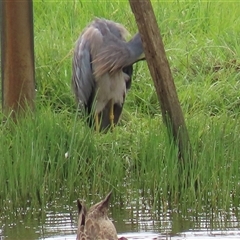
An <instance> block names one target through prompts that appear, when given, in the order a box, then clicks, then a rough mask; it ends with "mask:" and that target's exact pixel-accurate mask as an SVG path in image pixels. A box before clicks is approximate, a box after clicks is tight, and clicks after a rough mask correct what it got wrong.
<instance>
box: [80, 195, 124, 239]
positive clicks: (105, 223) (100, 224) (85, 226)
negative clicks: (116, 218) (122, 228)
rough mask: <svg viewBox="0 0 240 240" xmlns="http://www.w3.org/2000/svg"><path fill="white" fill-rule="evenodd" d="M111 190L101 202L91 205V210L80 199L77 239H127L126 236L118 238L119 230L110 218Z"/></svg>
mask: <svg viewBox="0 0 240 240" xmlns="http://www.w3.org/2000/svg"><path fill="white" fill-rule="evenodd" d="M111 194H112V193H111V192H110V193H109V194H108V195H107V196H106V197H105V198H104V199H103V200H102V201H101V202H99V203H97V204H95V205H93V206H92V207H90V209H89V210H87V208H86V207H85V205H84V204H83V203H82V202H81V201H80V200H79V199H78V200H77V206H78V229H77V238H76V240H100V239H101V240H103V239H104V240H127V239H126V238H125V237H121V238H118V236H117V231H116V228H115V226H114V224H113V223H112V221H111V220H110V219H109V218H108V215H107V210H108V206H109V200H110V197H111Z"/></svg>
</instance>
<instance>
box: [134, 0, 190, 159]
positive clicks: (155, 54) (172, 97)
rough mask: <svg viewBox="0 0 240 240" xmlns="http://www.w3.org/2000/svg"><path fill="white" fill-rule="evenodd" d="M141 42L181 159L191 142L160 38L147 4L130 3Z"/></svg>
mask: <svg viewBox="0 0 240 240" xmlns="http://www.w3.org/2000/svg"><path fill="white" fill-rule="evenodd" d="M129 3H130V5H131V8H132V11H133V13H134V15H135V19H136V22H137V25H138V29H139V32H140V35H141V38H142V41H143V47H144V52H145V56H146V60H147V63H148V68H149V70H150V73H151V76H152V79H153V81H154V85H155V89H156V92H157V95H158V99H159V103H160V106H161V111H162V116H163V119H164V122H165V123H166V124H167V126H168V127H170V131H169V133H170V134H173V137H174V139H175V141H176V142H177V144H178V147H179V153H180V156H181V157H182V158H183V157H184V156H185V154H187V153H190V141H189V136H188V131H187V127H186V124H185V121H184V117H183V113H182V109H181V107H180V103H179V100H178V96H177V93H176V88H175V84H174V81H173V77H172V74H171V70H170V67H169V63H168V60H167V57H166V53H165V50H164V46H163V42H162V38H161V35H160V31H159V28H158V25H157V21H156V18H155V15H154V12H153V8H152V5H151V2H150V1H149V0H144V1H137V0H129Z"/></svg>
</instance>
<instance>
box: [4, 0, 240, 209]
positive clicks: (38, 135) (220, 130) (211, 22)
mask: <svg viewBox="0 0 240 240" xmlns="http://www.w3.org/2000/svg"><path fill="white" fill-rule="evenodd" d="M152 3H153V6H154V9H155V13H156V17H157V20H158V23H159V26H160V29H161V33H162V36H163V40H164V43H165V46H166V52H167V55H168V58H169V61H170V65H171V69H172V73H173V75H174V80H175V84H176V87H177V91H178V94H179V99H180V102H181V106H182V108H183V112H184V115H185V118H186V123H187V127H188V130H189V135H190V139H191V143H192V147H193V152H194V154H193V158H192V159H188V160H189V164H185V165H184V166H181V164H182V163H181V162H180V161H179V160H178V157H177V149H176V146H175V145H174V143H173V141H172V140H171V139H169V137H168V134H167V130H166V127H165V126H164V125H163V123H162V119H161V114H160V107H159V104H158V101H157V97H156V93H155V90H154V86H153V83H152V81H151V78H150V75H149V72H148V69H147V65H146V64H145V63H138V64H137V66H136V67H135V73H134V79H133V86H132V89H131V90H130V92H129V94H128V96H127V99H126V104H125V109H124V112H123V117H122V121H121V123H120V125H119V126H118V127H117V128H116V129H115V130H114V131H113V132H112V133H111V132H109V133H107V134H96V133H95V132H94V131H92V130H91V129H89V128H88V127H87V126H86V124H85V121H84V118H81V117H80V114H79V113H78V112H77V110H76V105H75V102H74V97H73V94H72V92H71V84H70V79H71V57H72V50H73V46H74V42H75V41H76V39H77V37H78V35H79V33H80V31H81V30H82V29H83V28H84V27H85V26H86V24H87V23H88V22H89V21H91V20H92V18H93V17H94V16H98V17H105V18H108V19H112V20H115V21H118V22H121V23H122V24H124V25H125V26H126V27H127V28H128V29H129V31H130V32H131V33H132V34H134V33H135V32H136V31H137V28H136V24H135V22H134V17H133V15H132V14H131V10H130V7H129V5H128V2H127V1H112V2H109V1H105V2H103V1H86V2H85V1H70V2H69V1H67V2H66V1H59V2H39V1H35V2H34V24H35V25H34V30H35V56H36V81H37V90H38V92H37V100H36V105H37V106H36V112H35V113H34V115H32V114H29V116H27V117H26V118H25V119H21V120H20V121H19V122H18V124H15V123H13V122H11V119H7V121H6V123H5V124H3V125H2V126H1V133H0V139H1V150H0V151H1V161H0V166H1V167H0V182H1V183H2V184H1V185H0V206H1V209H4V210H6V211H7V210H14V209H18V208H27V207H31V208H37V207H38V206H42V207H44V206H45V205H46V204H47V203H48V202H50V201H52V200H54V199H59V198H61V197H64V198H68V199H69V202H70V203H72V201H73V200H74V199H77V198H78V197H81V196H87V195H88V194H89V193H99V194H103V195H104V194H105V193H106V192H108V191H109V190H110V189H113V190H114V195H115V198H119V199H121V196H122V195H124V194H128V192H129V191H130V192H132V193H134V194H131V195H130V196H129V198H132V199H136V198H137V197H138V194H139V190H141V192H143V193H144V194H146V195H149V198H150V199H151V200H152V205H153V207H157V206H158V204H160V205H163V206H164V205H169V204H170V205H171V206H173V207H176V208H178V209H182V211H187V209H189V208H192V209H201V208H202V207H203V206H210V207H211V208H213V209H214V208H216V209H217V208H221V209H229V208H230V206H233V205H237V204H238V203H239V199H238V195H237V192H238V191H239V184H238V183H239V173H238V172H239V154H238V148H239V145H240V137H239V134H238V133H239V130H240V129H239V122H238V119H239V106H240V104H239V103H240V101H239V90H238V89H239V81H238V78H239V69H240V67H239V61H238V58H237V56H238V55H239V51H240V49H239V46H240V44H239V40H238V38H237V36H236V35H237V33H238V32H239V30H240V29H239V28H240V24H239V21H240V20H239V9H240V8H239V4H238V3H236V2H232V3H222V2H211V1H205V2H204V3H201V2H195V1H192V2H189V1H187V2H181V3H180V2H179V1H177V2H172V3H169V2H162V1H153V2H152ZM2 117H3V116H2ZM179 169H181V172H180V171H179ZM89 198H91V196H89ZM60 200H61V199H60Z"/></svg>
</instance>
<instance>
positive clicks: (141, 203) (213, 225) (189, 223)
mask: <svg viewBox="0 0 240 240" xmlns="http://www.w3.org/2000/svg"><path fill="white" fill-rule="evenodd" d="M97 200H98V198H97ZM95 201H96V200H95ZM59 203H60V200H58V201H56V202H54V203H52V204H49V205H48V206H46V209H44V211H41V210H35V211H34V212H25V213H23V212H21V211H17V212H16V213H14V214H11V215H7V216H1V218H0V239H1V240H2V239H20V240H28V239H44V240H50V239H54V240H56V239H59V240H64V239H69V240H70V239H71V240H72V239H76V228H77V209H76V205H75V204H76V203H75V202H74V203H73V204H72V206H68V205H66V204H60V206H59ZM151 205H152V204H151V203H150V202H149V199H146V198H143V197H142V198H138V200H137V201H130V200H128V199H127V198H126V199H124V201H123V200H122V201H119V202H116V203H115V204H114V205H112V206H111V208H110V212H109V215H110V217H111V218H112V219H114V224H115V225H116V228H117V231H118V233H119V235H120V236H125V237H127V238H129V239H173V240H180V239H187V240H190V239H194V240H197V239H202V240H207V239H209V240H210V239H213V238H214V239H240V231H239V229H240V226H239V225H240V224H239V221H238V214H237V213H236V209H235V210H234V209H230V210H229V212H223V211H221V210H218V211H217V212H211V211H210V210H209V209H203V212H202V213H196V212H194V211H192V210H188V211H187V212H186V213H182V212H181V211H176V210H174V209H173V210H170V209H168V206H161V205H160V206H159V207H158V208H157V210H156V211H153V210H152V207H151Z"/></svg>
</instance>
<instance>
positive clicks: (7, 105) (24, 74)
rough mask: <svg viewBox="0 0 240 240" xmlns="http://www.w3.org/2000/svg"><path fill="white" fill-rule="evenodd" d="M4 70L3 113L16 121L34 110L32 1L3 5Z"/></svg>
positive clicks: (2, 42)
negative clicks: (20, 114)
mask: <svg viewBox="0 0 240 240" xmlns="http://www.w3.org/2000/svg"><path fill="white" fill-rule="evenodd" d="M1 11H2V14H1V15H2V16H1V17H2V19H1V35H2V39H1V40H2V41H1V68H2V91H3V94H2V95H3V102H2V106H3V112H4V114H6V115H9V114H11V116H12V117H13V118H15V117H16V115H17V114H18V113H21V112H24V110H26V108H31V109H33V108H34V97H35V82H34V77H35V76H34V43H33V4H32V0H21V1H19V0H11V1H10V0H2V2H1Z"/></svg>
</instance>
